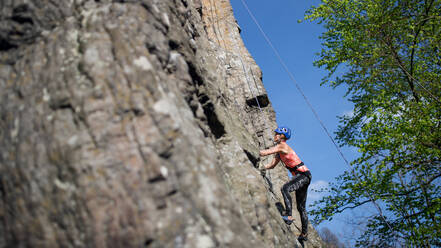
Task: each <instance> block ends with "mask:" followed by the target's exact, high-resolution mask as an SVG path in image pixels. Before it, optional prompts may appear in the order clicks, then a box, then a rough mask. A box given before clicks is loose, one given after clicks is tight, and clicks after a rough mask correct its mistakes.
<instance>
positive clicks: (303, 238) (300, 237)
mask: <svg viewBox="0 0 441 248" xmlns="http://www.w3.org/2000/svg"><path fill="white" fill-rule="evenodd" d="M297 240H299V241H300V242H303V241H308V235H307V234H303V233H302V234H300V236H299V237H298V238H297Z"/></svg>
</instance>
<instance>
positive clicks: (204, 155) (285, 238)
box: [0, 0, 321, 248]
mask: <svg viewBox="0 0 441 248" xmlns="http://www.w3.org/2000/svg"><path fill="white" fill-rule="evenodd" d="M256 100H258V101H256ZM259 107H260V108H261V109H260V108H259ZM0 127H1V128H0V196H1V199H0V221H1V222H0V247H186V248H187V247H188V248H194V247H200V248H203V247H204V248H205V247H207V248H208V247H298V246H299V245H300V244H299V243H298V242H297V240H296V236H297V235H298V234H299V228H300V223H299V222H296V223H295V225H291V227H288V226H286V225H285V224H284V223H283V222H282V220H281V218H280V215H279V212H278V208H277V206H280V202H281V199H282V198H281V197H280V190H279V189H280V186H281V185H282V184H283V183H284V182H285V181H286V180H287V175H286V172H285V171H284V170H283V169H282V168H281V167H280V166H279V167H280V168H277V169H275V170H273V171H271V173H267V175H266V176H265V177H262V176H261V175H260V173H259V172H258V170H257V169H256V166H257V165H258V163H259V159H258V151H259V149H262V148H264V147H268V146H269V145H270V144H272V143H271V138H272V137H271V135H272V133H271V130H272V129H274V128H275V127H276V123H275V115H274V111H273V109H272V107H271V103H270V102H269V100H268V97H267V95H266V92H265V89H264V88H263V85H262V82H261V72H260V70H259V68H258V67H257V65H256V64H255V63H254V61H253V59H252V58H251V56H250V55H249V53H248V52H247V50H246V49H245V47H244V46H243V43H242V40H241V39H240V35H239V28H238V26H237V24H236V22H235V19H234V17H233V12H232V9H231V6H230V3H229V1H228V0H167V1H165V0H136V1H135V0H132V1H130V0H125V1H124V0H120V1H117V0H114V1H110V0H101V1H99V0H95V1H92V0H58V1H50V0H3V1H1V2H0ZM265 162H268V161H265ZM294 208H295V207H294ZM297 219H299V218H297ZM320 246H321V241H320V240H319V239H318V237H317V234H316V233H315V231H314V230H313V229H312V228H310V241H308V242H306V243H305V247H320Z"/></svg>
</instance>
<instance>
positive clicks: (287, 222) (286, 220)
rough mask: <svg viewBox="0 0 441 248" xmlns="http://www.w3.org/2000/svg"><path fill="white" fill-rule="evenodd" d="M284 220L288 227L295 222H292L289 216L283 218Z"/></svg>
mask: <svg viewBox="0 0 441 248" xmlns="http://www.w3.org/2000/svg"><path fill="white" fill-rule="evenodd" d="M282 219H283V221H285V223H286V224H287V225H291V224H292V222H293V221H294V220H290V219H288V216H282Z"/></svg>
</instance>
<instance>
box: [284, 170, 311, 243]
mask: <svg viewBox="0 0 441 248" xmlns="http://www.w3.org/2000/svg"><path fill="white" fill-rule="evenodd" d="M311 178H312V176H311V172H309V171H307V172H297V174H296V175H295V176H294V177H293V178H292V179H291V180H290V181H289V182H287V183H285V185H283V187H282V195H283V200H284V201H285V210H286V212H285V215H287V216H291V215H292V198H291V195H290V193H291V192H293V191H295V192H296V201H297V210H298V211H299V213H300V220H301V221H302V233H303V234H307V232H308V215H307V213H306V196H307V194H308V186H309V184H310V183H311Z"/></svg>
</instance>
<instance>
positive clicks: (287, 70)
mask: <svg viewBox="0 0 441 248" xmlns="http://www.w3.org/2000/svg"><path fill="white" fill-rule="evenodd" d="M241 2H242V4H243V6H244V7H245V9H246V10H247V12H248V14H249V15H250V17H251V19H252V20H253V22H254V23H255V24H256V26H257V27H258V29H259V31H260V33H261V34H262V35H263V37H264V38H265V41H266V42H267V43H268V45H269V46H270V47H271V49H272V50H273V52H274V54H275V55H276V57H277V59H278V61H279V62H280V64H281V65H282V67H283V68H284V70H285V71H286V73H288V76H289V77H290V79H291V81H293V82H294V84H295V87H296V88H297V90H298V91H299V92H300V94H301V95H302V96H303V99H304V100H305V102H306V103H307V105H308V106H309V108H310V110H311V111H312V112H313V114H314V116H315V118H316V119H317V120H318V122H319V123H320V125H321V127H322V128H323V130H324V131H325V133H326V134H327V135H328V137H329V139H330V140H331V141H332V143H333V144H334V146H335V148H336V149H337V151H338V153H339V154H340V156H341V157H342V159H343V160H344V161H345V163H346V164H347V165H348V166H349V168H350V169H351V172H352V174H353V175H354V176H355V178H356V180H357V181H358V183H359V184H360V185H363V184H362V182H361V180H360V178H359V177H358V175H357V174H356V173H355V170H354V168H353V167H352V166H351V164H350V163H349V162H348V160H347V159H346V157H345V156H344V154H343V152H342V151H341V149H340V147H339V146H338V145H337V143H336V142H335V140H334V138H332V136H331V135H330V133H329V131H328V129H327V128H326V126H325V125H324V123H323V121H322V120H321V119H320V117H319V115H318V114H317V112H316V111H315V109H314V107H313V106H312V104H311V103H310V101H309V100H308V98H307V97H306V95H305V94H304V93H303V90H302V89H301V88H300V86H299V84H298V83H297V81H296V80H295V78H294V75H293V74H292V73H291V71H290V70H289V68H288V66H286V64H285V62H284V60H283V59H282V57H281V56H280V54H279V52H278V51H277V49H276V48H275V47H274V45H273V43H272V42H271V40H270V39H269V38H268V36H267V35H266V33H265V31H264V30H263V28H262V27H261V26H260V24H259V22H258V21H257V19H256V17H255V16H254V14H253V13H252V11H251V10H250V8H249V7H248V5H247V4H246V2H245V0H241ZM366 193H367V195H368V198H369V200H370V201H371V202H372V203H373V204H374V206H375V207H376V208H377V210H378V212H379V214H380V217H381V218H382V219H383V221H384V223H386V225H387V226H388V227H389V228H390V229H392V227H391V226H390V224H389V222H388V221H386V218H385V217H384V215H383V211H382V210H381V208H380V206H379V205H378V203H377V202H376V201H375V199H374V198H373V197H372V195H371V194H370V192H369V191H368V190H366Z"/></svg>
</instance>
